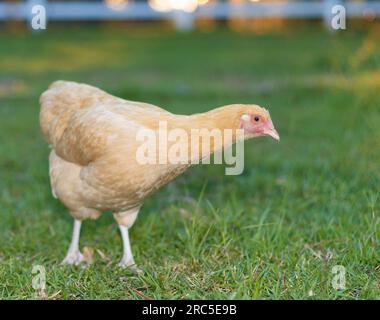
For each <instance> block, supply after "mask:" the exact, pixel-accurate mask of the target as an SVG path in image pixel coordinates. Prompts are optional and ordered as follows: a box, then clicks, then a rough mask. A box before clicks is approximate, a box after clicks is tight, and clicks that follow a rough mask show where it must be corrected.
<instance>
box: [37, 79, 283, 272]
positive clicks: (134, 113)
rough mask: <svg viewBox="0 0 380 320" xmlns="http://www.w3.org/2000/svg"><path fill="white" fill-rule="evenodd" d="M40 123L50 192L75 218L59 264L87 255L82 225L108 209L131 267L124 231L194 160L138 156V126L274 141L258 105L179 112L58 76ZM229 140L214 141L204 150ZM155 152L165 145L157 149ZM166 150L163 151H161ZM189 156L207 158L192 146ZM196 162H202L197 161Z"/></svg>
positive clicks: (43, 105) (76, 261)
mask: <svg viewBox="0 0 380 320" xmlns="http://www.w3.org/2000/svg"><path fill="white" fill-rule="evenodd" d="M40 104H41V110H40V125H41V129H42V132H43V134H44V136H45V138H46V139H47V141H48V142H49V144H50V145H51V147H52V150H51V153H50V157H49V174H50V181H51V187H52V193H53V195H54V197H56V198H58V199H59V200H60V201H61V202H62V203H63V204H64V205H65V206H66V207H67V208H68V210H69V211H70V213H71V215H72V216H73V218H74V229H73V235H72V240H71V244H70V247H69V250H68V253H67V255H66V257H65V259H64V260H63V263H64V264H79V263H80V262H82V261H83V260H84V257H83V255H82V253H81V252H80V250H79V235H80V228H81V222H82V221H83V220H84V219H88V218H91V219H96V218H98V217H99V216H100V215H101V213H102V212H104V211H111V212H113V215H114V217H115V219H116V222H117V223H118V225H119V228H120V232H121V236H122V240H123V248H124V250H123V256H122V259H121V261H120V264H119V265H120V266H122V267H131V268H132V269H134V270H135V271H137V270H138V269H137V268H136V266H135V262H134V259H133V255H132V251H131V248H130V242H129V235H128V229H129V228H130V227H131V226H132V225H133V223H134V222H135V220H136V217H137V214H138V212H139V209H140V207H141V205H142V204H143V202H144V200H145V198H146V197H148V196H149V195H150V194H152V193H153V192H154V191H156V190H157V189H159V188H160V187H161V186H163V185H165V184H167V183H168V182H169V181H171V180H172V179H174V178H175V177H177V176H178V175H180V174H181V173H183V172H184V171H185V170H186V169H187V168H189V167H190V166H191V164H193V162H190V161H182V162H180V163H175V164H173V163H160V162H158V163H154V162H153V163H152V162H149V163H141V161H139V159H138V157H136V154H137V153H138V148H139V147H140V146H141V142H139V141H138V139H137V138H136V137H137V135H138V134H139V132H141V130H149V132H153V133H154V132H155V133H158V134H159V131H160V127H159V126H160V123H161V122H165V123H166V124H167V129H168V131H170V130H174V129H178V128H180V129H181V130H182V131H184V132H188V133H190V131H192V130H193V129H201V130H202V129H209V130H211V129H219V130H226V129H230V130H233V132H235V131H236V132H237V129H241V130H242V131H243V132H244V134H243V137H240V136H238V135H236V134H234V135H233V140H232V143H234V142H237V141H240V140H242V139H247V138H253V137H257V136H262V135H269V136H272V137H273V138H274V139H276V140H279V135H278V133H277V131H276V130H275V129H274V126H273V123H272V120H271V118H270V115H269V113H268V111H267V110H265V109H263V108H261V107H259V106H257V105H243V104H236V105H227V106H223V107H220V108H217V109H214V110H211V111H209V112H205V113H200V114H194V115H190V116H188V115H176V114H172V113H170V112H168V111H166V110H164V109H161V108H159V107H157V106H154V105H150V104H147V103H141V102H134V101H128V100H123V99H120V98H117V97H114V96H112V95H110V94H108V93H106V92H104V91H102V90H100V89H98V88H95V87H92V86H89V85H86V84H78V83H75V82H66V81H57V82H54V83H53V84H51V85H50V87H49V88H48V90H47V91H45V92H44V93H43V94H42V95H41V98H40ZM227 144H228V143H227V141H224V140H223V141H222V142H221V143H219V144H218V143H215V142H213V143H211V148H210V149H209V152H208V153H209V154H211V153H213V152H215V151H217V150H219V149H221V148H223V147H225V146H226V145H227ZM154 152H155V153H156V154H157V155H159V154H160V153H162V150H158V151H154ZM165 152H166V151H165ZM190 157H191V158H192V159H194V158H200V157H204V155H203V154H200V153H199V150H198V151H196V152H193V151H191V150H190ZM198 160H199V159H198Z"/></svg>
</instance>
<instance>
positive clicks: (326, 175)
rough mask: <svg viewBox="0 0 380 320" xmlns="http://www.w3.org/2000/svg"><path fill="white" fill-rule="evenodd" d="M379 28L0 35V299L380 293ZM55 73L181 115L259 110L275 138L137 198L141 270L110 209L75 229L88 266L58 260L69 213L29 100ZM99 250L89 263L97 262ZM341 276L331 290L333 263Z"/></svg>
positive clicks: (134, 238) (134, 234)
mask: <svg viewBox="0 0 380 320" xmlns="http://www.w3.org/2000/svg"><path fill="white" fill-rule="evenodd" d="M377 35H378V29H361V30H359V29H358V30H356V29H355V30H354V29H349V30H347V31H345V32H339V33H336V34H333V35H332V34H327V33H325V32H324V31H323V30H322V29H320V28H318V27H316V26H314V27H312V26H309V27H302V28H297V29H295V28H288V29H286V30H284V31H283V32H282V33H268V34H263V35H258V34H254V33H234V32H231V31H227V30H224V29H220V30H219V29H218V30H216V31H214V32H212V33H202V32H194V33H190V34H176V33H175V32H172V31H169V30H164V29H156V30H153V29H147V28H144V29H143V30H139V29H128V28H126V27H121V26H119V27H110V26H108V27H101V26H100V27H67V28H62V27H61V28H53V27H52V28H50V29H48V30H47V31H46V32H43V33H40V34H34V35H31V34H28V33H25V34H24V33H21V34H20V33H17V34H11V33H7V32H6V31H2V32H1V33H0V70H1V73H0V297H1V298H3V299H31V298H33V297H35V291H34V289H33V288H32V277H33V275H32V268H33V266H34V265H43V266H44V267H45V268H46V272H47V275H46V279H47V292H46V293H47V296H48V297H49V298H51V299H53V298H54V299H108V298H110V299H143V298H147V297H149V298H157V299H162V298H167V299H176V298H190V299H192V298H201V299H225V298H231V299H377V298H379V297H380V279H379V272H380V271H379V270H378V269H379V267H378V266H379V265H380V261H379V253H380V246H379V236H380V234H379V222H380V219H379V210H380V199H379V195H380V193H379V186H380V184H379V179H380V162H379V159H380V98H379V87H380V60H379V57H380V43H379V42H378V41H377V38H376V37H377ZM57 79H66V80H75V81H80V82H86V83H89V84H93V85H96V86H99V87H101V88H103V89H105V90H108V91H109V92H111V93H113V94H116V95H119V96H121V97H124V98H128V99H131V100H142V101H146V102H151V103H154V104H157V105H161V106H164V107H167V108H168V109H169V110H170V111H174V112H178V113H187V114H190V113H193V112H199V111H205V110H209V109H211V108H213V107H216V106H219V105H224V104H228V103H239V102H241V103H258V104H261V105H263V106H265V107H267V108H269V109H270V111H271V114H272V118H273V120H274V123H275V125H276V127H277V128H278V130H279V132H280V134H281V143H279V144H278V143H275V142H273V141H271V139H269V138H261V139H255V140H253V141H249V142H248V143H247V144H246V149H245V171H244V173H243V174H242V175H240V176H225V175H224V168H223V167H222V166H197V167H194V168H192V169H190V170H189V171H188V172H187V173H186V174H184V175H183V176H181V177H180V178H178V179H177V180H175V181H174V182H173V183H171V184H170V185H168V186H166V187H165V188H163V189H161V190H160V191H159V192H158V193H157V194H156V195H154V196H153V197H151V198H150V199H148V200H147V201H146V203H145V205H144V206H143V208H142V211H141V213H140V215H139V218H138V220H137V222H136V223H135V225H134V226H133V228H132V229H131V242H132V249H133V251H134V255H135V259H136V261H137V263H138V264H139V266H140V267H141V268H142V269H144V271H145V273H144V275H142V276H140V277H137V276H134V275H132V274H130V273H129V272H128V271H125V270H120V269H118V268H117V266H116V262H117V261H118V260H119V258H120V255H121V239H120V236H119V233H118V230H117V226H116V224H115V223H114V221H113V219H112V217H111V215H110V214H104V215H103V216H102V217H101V218H100V219H99V220H97V221H88V222H85V223H84V225H83V229H82V230H83V233H82V237H81V247H84V246H87V247H90V248H93V249H94V251H95V253H94V263H93V264H92V265H91V266H89V267H88V268H81V267H72V268H71V267H61V266H59V262H60V261H61V260H62V259H63V257H64V255H65V253H66V249H67V247H68V244H69V240H70V236H71V228H72V219H71V217H70V216H69V214H68V212H67V210H66V209H65V208H64V207H63V206H62V205H61V204H60V203H59V202H58V201H57V200H55V199H53V197H52V196H51V192H50V187H49V178H48V166H47V157H48V153H49V148H48V146H47V144H46V143H45V142H44V140H43V139H42V137H41V134H40V131H39V124H38V112H39V105H38V97H39V95H40V93H41V92H42V91H43V90H44V89H45V88H46V87H47V86H48V84H49V83H50V82H52V81H54V80H57ZM98 250H100V252H102V253H104V255H105V256H103V257H102V256H101V255H100V254H99V253H98ZM335 265H343V266H344V267H345V268H346V271H347V274H346V289H345V290H335V289H334V288H333V287H332V285H331V281H332V278H333V274H332V272H331V269H332V267H333V266H335Z"/></svg>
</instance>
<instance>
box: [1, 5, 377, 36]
mask: <svg viewBox="0 0 380 320" xmlns="http://www.w3.org/2000/svg"><path fill="white" fill-rule="evenodd" d="M36 4H41V5H43V6H44V7H45V8H46V13H47V19H48V20H49V21H100V20H161V19H174V21H175V22H176V24H177V26H178V27H179V28H180V29H186V28H191V26H192V22H193V20H194V19H196V18H200V17H202V18H205V17H206V18H207V17H208V18H213V19H226V18H230V17H253V18H255V17H285V18H309V19H312V18H314V19H315V18H324V19H325V20H326V19H329V17H330V16H331V8H332V6H333V5H336V4H343V5H344V7H345V9H346V15H347V17H357V18H360V17H363V16H364V15H371V16H373V17H374V16H380V1H379V2H367V1H363V2H355V1H346V2H342V1H339V0H321V1H319V2H314V1H313V2H311V1H300V2H272V3H270V2H265V3H264V2H263V3H260V2H249V1H247V2H244V3H240V4H232V3H228V2H213V3H210V4H206V5H204V6H199V7H198V8H197V9H196V10H195V11H194V12H191V13H186V12H183V11H179V10H173V11H169V12H160V11H156V10H154V9H153V8H152V7H151V6H150V5H149V4H148V3H145V2H135V3H133V2H129V3H128V4H127V5H126V6H125V8H122V9H121V10H114V9H112V8H110V7H109V6H107V4H106V3H105V2H80V1H78V2H64V1H62V2H49V1H47V0H28V1H26V2H22V3H17V2H16V3H4V2H2V3H0V21H2V20H3V21H5V20H30V19H31V18H32V13H31V8H32V7H33V6H34V5H36Z"/></svg>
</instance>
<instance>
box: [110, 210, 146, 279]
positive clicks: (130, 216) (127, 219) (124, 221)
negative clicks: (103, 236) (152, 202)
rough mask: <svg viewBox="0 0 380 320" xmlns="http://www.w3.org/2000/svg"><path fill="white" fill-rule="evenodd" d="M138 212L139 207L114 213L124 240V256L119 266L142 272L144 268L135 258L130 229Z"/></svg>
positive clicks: (138, 272) (134, 271) (137, 272)
mask: <svg viewBox="0 0 380 320" xmlns="http://www.w3.org/2000/svg"><path fill="white" fill-rule="evenodd" d="M138 212H139V209H134V210H129V211H126V212H120V213H115V214H114V217H115V220H116V222H117V223H118V225H119V229H120V234H121V238H122V240H123V256H122V258H121V260H120V262H119V267H121V268H129V269H131V270H132V272H133V273H136V274H140V273H142V270H140V269H139V268H138V267H137V266H136V264H135V260H134V259H133V254H132V249H131V243H130V241H129V232H128V229H129V228H130V227H132V225H133V223H134V222H135V220H136V218H137V214H138Z"/></svg>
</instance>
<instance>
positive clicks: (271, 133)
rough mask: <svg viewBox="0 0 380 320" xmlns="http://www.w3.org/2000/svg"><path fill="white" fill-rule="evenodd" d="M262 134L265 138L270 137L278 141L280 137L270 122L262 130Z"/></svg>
mask: <svg viewBox="0 0 380 320" xmlns="http://www.w3.org/2000/svg"><path fill="white" fill-rule="evenodd" d="M264 134H266V135H267V136H270V137H272V138H273V139H275V140H277V141H280V135H279V134H278V132H277V130H276V129H275V128H274V125H273V123H272V121H271V120H269V122H268V126H267V128H266V129H265V130H264Z"/></svg>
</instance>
